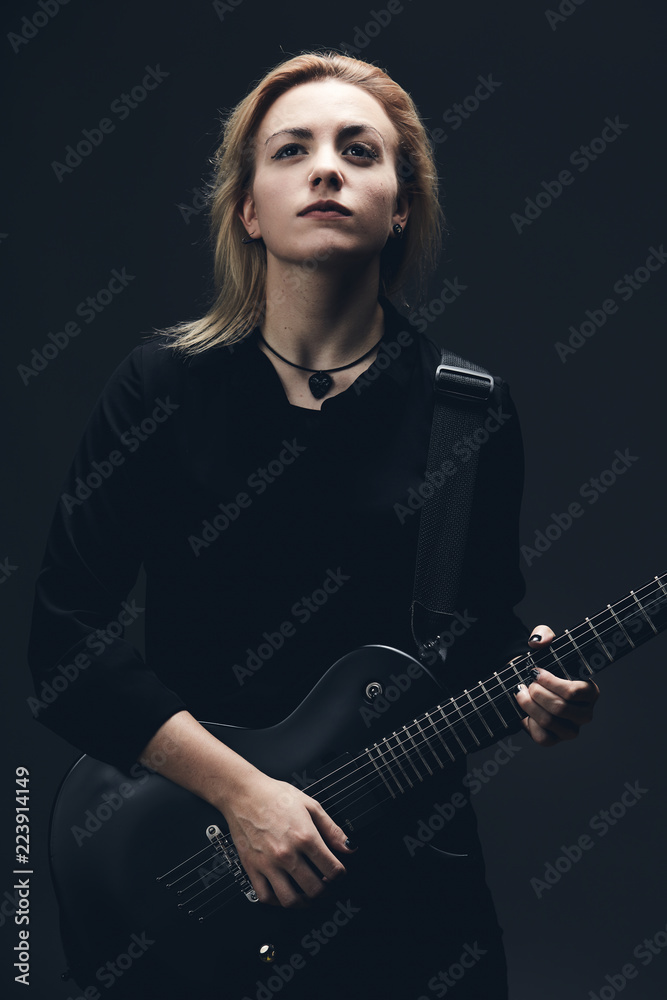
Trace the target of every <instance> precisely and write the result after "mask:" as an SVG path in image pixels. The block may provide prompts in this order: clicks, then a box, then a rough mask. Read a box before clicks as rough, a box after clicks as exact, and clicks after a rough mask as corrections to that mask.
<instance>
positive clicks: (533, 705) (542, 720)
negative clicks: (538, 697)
mask: <svg viewBox="0 0 667 1000" xmlns="http://www.w3.org/2000/svg"><path fill="white" fill-rule="evenodd" d="M515 697H516V700H517V702H518V704H519V705H520V706H521V708H522V709H523V711H524V712H525V713H526V714H527V716H528V718H529V720H530V722H529V723H528V732H529V733H530V735H531V736H532V737H533V739H536V735H537V732H538V730H542V731H543V732H544V733H548V734H550V736H551V737H552V738H553V739H554V740H557V741H559V740H573V739H574V738H575V737H576V736H577V735H578V733H579V726H578V725H577V724H576V722H572V721H571V720H569V719H562V718H559V717H558V716H555V715H552V714H551V712H548V711H547V710H546V709H544V708H542V706H541V705H539V704H538V703H537V702H535V701H534V700H533V699H532V698H531V696H530V694H529V693H528V689H527V688H526V686H525V684H520V685H519V687H518V689H517V691H516V694H515ZM524 723H525V720H524ZM524 728H526V725H525V724H524ZM536 742H544V739H540V740H536Z"/></svg>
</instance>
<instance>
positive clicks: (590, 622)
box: [586, 618, 614, 663]
mask: <svg viewBox="0 0 667 1000" xmlns="http://www.w3.org/2000/svg"><path fill="white" fill-rule="evenodd" d="M586 621H587V622H588V627H589V629H590V630H591V631H592V633H593V635H594V636H595V638H596V639H597V641H598V642H599V643H600V646H601V647H602V649H603V650H604V654H605V656H606V657H607V659H608V660H609V662H610V663H613V662H614V657H613V656H611V654H610V653H609V650H608V649H607V647H606V646H605V644H604V643H603V641H602V639H601V638H600V636H599V635H598V632H597V629H596V627H595V625H594V624H593V622H592V621H591V620H590V618H586Z"/></svg>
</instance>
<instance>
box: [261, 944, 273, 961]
mask: <svg viewBox="0 0 667 1000" xmlns="http://www.w3.org/2000/svg"><path fill="white" fill-rule="evenodd" d="M259 958H260V961H261V962H275V960H276V949H275V948H274V946H273V945H272V944H263V945H262V947H261V948H260V949H259Z"/></svg>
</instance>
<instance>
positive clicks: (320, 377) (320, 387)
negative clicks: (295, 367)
mask: <svg viewBox="0 0 667 1000" xmlns="http://www.w3.org/2000/svg"><path fill="white" fill-rule="evenodd" d="M308 385H309V386H310V391H311V392H312V394H313V396H314V397H315V399H321V398H322V396H325V395H326V394H327V393H328V391H329V389H330V388H331V386H332V385H333V379H332V377H331V375H327V373H326V372H315V374H314V375H311V376H310V378H309V379H308Z"/></svg>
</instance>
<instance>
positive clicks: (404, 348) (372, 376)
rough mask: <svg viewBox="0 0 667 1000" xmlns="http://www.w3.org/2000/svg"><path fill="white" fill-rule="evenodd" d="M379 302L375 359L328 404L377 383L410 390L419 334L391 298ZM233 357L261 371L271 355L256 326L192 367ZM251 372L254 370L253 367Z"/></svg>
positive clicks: (200, 369) (197, 358)
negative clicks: (380, 321) (380, 324)
mask: <svg viewBox="0 0 667 1000" xmlns="http://www.w3.org/2000/svg"><path fill="white" fill-rule="evenodd" d="M379 302H380V305H381V306H382V310H383V312H384V333H383V335H382V341H381V343H380V347H379V348H378V353H377V356H376V358H375V360H374V361H373V363H372V364H371V365H370V366H369V367H368V368H367V369H366V370H365V371H364V372H362V373H361V375H360V376H359V377H358V378H357V379H356V380H355V381H354V382H353V383H352V385H351V386H349V388H348V389H347V390H345V392H343V393H339V394H338V395H336V396H332V397H331V399H330V400H325V402H326V403H327V404H328V403H330V402H333V401H334V400H336V399H338V398H341V397H343V396H346V395H347V394H348V392H349V394H350V395H351V396H356V397H357V398H361V397H362V396H365V395H366V391H365V390H366V389H367V388H371V387H373V386H382V387H383V389H384V390H387V389H389V390H390V391H391V390H392V389H393V390H395V389H399V390H407V386H408V384H409V382H410V378H411V375H412V373H413V371H414V366H415V363H416V359H417V353H418V351H417V337H416V335H415V332H414V331H411V330H410V328H409V324H408V322H407V320H406V319H405V317H404V316H402V315H401V314H400V313H399V312H398V310H397V309H396V308H395V306H394V305H392V303H391V302H390V301H389V299H387V298H385V297H384V296H380V298H379ZM230 361H231V363H232V365H233V366H236V365H237V364H239V365H240V366H241V367H242V368H243V369H245V370H247V371H248V370H249V369H254V373H256V374H258V375H259V372H261V371H262V369H263V366H264V364H265V362H266V361H268V359H267V358H266V356H265V355H264V354H263V352H261V351H260V350H259V348H258V345H257V336H256V330H253V331H252V332H251V333H249V334H248V335H247V336H246V337H244V339H243V340H241V341H239V342H237V343H236V344H232V345H230V346H229V347H228V346H225V345H218V346H216V347H210V348H208V349H207V350H205V351H202V352H201V353H200V354H196V355H193V356H191V357H190V358H189V359H188V368H189V370H190V371H192V372H195V373H201V374H205V373H207V372H209V373H212V371H213V370H214V369H215V368H217V365H218V364H219V363H225V362H230ZM269 364H271V362H269ZM249 374H253V372H251V371H249ZM355 387H356V389H355ZM362 390H364V391H362Z"/></svg>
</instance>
